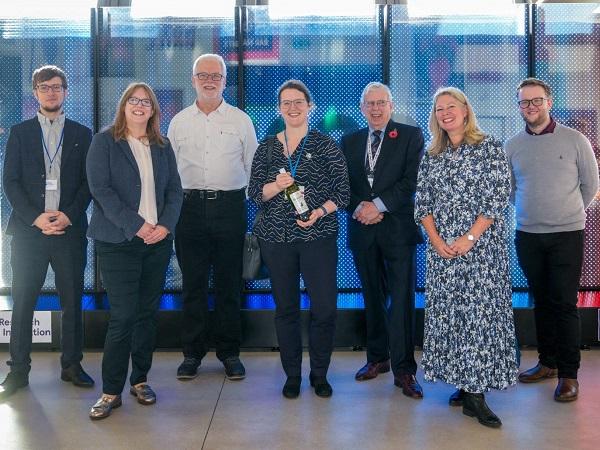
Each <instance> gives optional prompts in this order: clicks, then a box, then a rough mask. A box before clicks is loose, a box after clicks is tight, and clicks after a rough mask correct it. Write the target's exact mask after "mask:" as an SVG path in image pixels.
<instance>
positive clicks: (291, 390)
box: [281, 377, 302, 398]
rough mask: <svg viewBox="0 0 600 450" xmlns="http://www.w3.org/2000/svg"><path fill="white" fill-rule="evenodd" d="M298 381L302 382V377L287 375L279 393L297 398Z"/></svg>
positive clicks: (298, 392)
mask: <svg viewBox="0 0 600 450" xmlns="http://www.w3.org/2000/svg"><path fill="white" fill-rule="evenodd" d="M300 383H302V377H287V380H286V381H285V384H284V385H283V389H282V390H281V393H282V394H283V396H284V397H285V398H298V396H299V395H300Z"/></svg>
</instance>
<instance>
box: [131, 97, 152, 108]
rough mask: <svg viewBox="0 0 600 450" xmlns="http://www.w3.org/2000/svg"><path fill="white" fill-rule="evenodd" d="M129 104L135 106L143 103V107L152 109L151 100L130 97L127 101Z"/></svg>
mask: <svg viewBox="0 0 600 450" xmlns="http://www.w3.org/2000/svg"><path fill="white" fill-rule="evenodd" d="M127 103H129V104H130V105H134V106H135V105H139V104H140V103H141V105H142V106H145V107H146V108H150V107H151V106H152V100H150V99H149V98H137V97H129V98H128V99H127Z"/></svg>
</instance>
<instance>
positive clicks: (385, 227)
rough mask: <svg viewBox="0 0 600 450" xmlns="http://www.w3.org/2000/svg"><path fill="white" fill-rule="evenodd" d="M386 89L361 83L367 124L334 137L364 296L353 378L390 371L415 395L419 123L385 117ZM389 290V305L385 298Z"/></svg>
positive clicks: (420, 393) (387, 114)
mask: <svg viewBox="0 0 600 450" xmlns="http://www.w3.org/2000/svg"><path fill="white" fill-rule="evenodd" d="M393 107H394V105H393V103H392V96H391V93H390V90H389V88H388V87H387V86H386V85H384V84H382V83H376V82H374V83H369V84H368V85H367V86H366V87H365V89H364V91H363V94H362V97H361V111H362V113H363V115H364V116H365V118H366V119H367V122H368V123H369V126H368V128H364V129H361V130H359V131H357V132H355V133H352V134H349V135H346V136H344V137H343V138H342V149H343V151H344V155H345V156H346V161H347V164H348V173H349V176H350V191H351V197H350V204H349V206H348V211H349V213H350V214H351V216H352V217H351V218H349V219H348V237H349V246H350V249H351V250H352V253H353V255H354V262H355V264H356V268H357V270H358V274H359V277H360V281H361V284H362V289H363V297H364V301H365V314H366V321H367V364H366V365H365V366H364V367H362V368H361V369H360V370H359V371H358V372H357V373H356V377H355V378H356V379H357V380H358V381H364V380H370V379H372V378H375V377H376V376H377V375H378V374H379V373H384V372H389V370H390V359H391V369H392V371H393V373H394V384H395V385H396V386H398V387H401V388H402V392H403V393H404V394H405V395H407V396H409V397H412V398H422V397H423V390H422V389H421V386H420V385H419V383H418V382H417V379H416V378H415V373H416V371H417V363H416V362H415V358H414V340H413V334H414V321H415V320H414V312H415V297H414V287H415V273H416V269H415V265H416V258H415V249H416V244H418V243H421V242H422V241H423V238H422V235H421V233H420V230H419V229H418V228H417V226H416V224H415V221H414V219H413V210H414V194H415V189H416V184H417V171H418V167H419V161H420V159H421V156H422V152H423V134H422V132H421V130H420V128H417V127H413V126H409V125H403V124H400V123H396V122H393V121H392V120H391V116H392V110H393ZM388 295H389V304H388Z"/></svg>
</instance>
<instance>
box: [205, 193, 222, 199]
mask: <svg viewBox="0 0 600 450" xmlns="http://www.w3.org/2000/svg"><path fill="white" fill-rule="evenodd" d="M205 194H206V197H205V198H206V200H216V199H217V197H218V196H219V193H218V191H206V193H205Z"/></svg>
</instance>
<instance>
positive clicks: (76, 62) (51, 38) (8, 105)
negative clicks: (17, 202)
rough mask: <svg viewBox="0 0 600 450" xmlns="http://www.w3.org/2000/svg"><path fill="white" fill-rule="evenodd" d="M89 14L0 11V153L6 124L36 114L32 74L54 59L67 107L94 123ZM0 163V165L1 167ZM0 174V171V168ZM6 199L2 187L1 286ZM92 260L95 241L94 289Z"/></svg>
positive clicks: (6, 253) (50, 284) (49, 283)
mask: <svg viewBox="0 0 600 450" xmlns="http://www.w3.org/2000/svg"><path fill="white" fill-rule="evenodd" d="M92 54H93V52H92V39H91V27H90V18H89V17H84V18H81V19H75V20H63V19H33V18H21V19H7V18H1V17H0V58H1V59H2V70H0V159H1V160H2V161H4V151H5V147H6V141H7V139H8V134H9V131H10V127H11V126H13V125H15V124H17V123H19V122H21V121H23V120H27V119H31V118H33V117H35V115H36V112H37V107H38V103H37V101H36V99H35V97H34V96H33V92H32V86H31V75H32V73H33V71H34V70H35V69H37V68H38V67H40V66H43V65H45V64H55V65H57V66H60V67H61V68H62V69H63V70H65V72H66V74H67V80H68V87H69V89H68V95H67V97H66V100H65V105H64V109H65V113H66V116H67V117H68V118H70V119H73V120H75V121H77V122H80V123H82V124H83V125H85V126H87V127H90V128H93V117H94V102H93V76H92V74H93V70H92ZM1 171H2V168H1V167H0V172H1ZM0 175H1V174H0ZM10 211H11V208H10V205H9V203H8V201H7V199H6V196H5V195H4V190H2V195H1V197H0V222H1V226H2V232H1V233H2V237H1V239H0V266H1V267H0V289H1V288H7V287H10V286H11V280H12V274H11V270H10V237H9V236H6V234H5V230H6V224H7V222H8V217H9V215H10ZM94 272H95V264H94V249H93V245H91V243H90V245H89V246H88V263H87V266H86V271H85V288H86V289H90V290H91V289H94V286H95V274H94ZM54 289H55V286H54V273H53V272H52V269H49V270H48V274H47V277H46V280H45V282H44V290H54Z"/></svg>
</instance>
